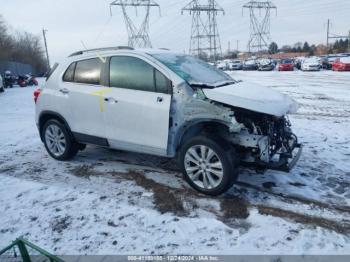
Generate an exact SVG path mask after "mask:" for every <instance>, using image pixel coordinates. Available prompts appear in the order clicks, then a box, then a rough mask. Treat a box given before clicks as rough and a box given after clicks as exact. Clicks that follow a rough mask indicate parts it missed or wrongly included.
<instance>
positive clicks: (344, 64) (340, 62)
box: [332, 57, 350, 71]
mask: <svg viewBox="0 0 350 262" xmlns="http://www.w3.org/2000/svg"><path fill="white" fill-rule="evenodd" d="M332 69H333V71H350V57H339V58H337V59H336V60H335V62H334V63H333V65H332Z"/></svg>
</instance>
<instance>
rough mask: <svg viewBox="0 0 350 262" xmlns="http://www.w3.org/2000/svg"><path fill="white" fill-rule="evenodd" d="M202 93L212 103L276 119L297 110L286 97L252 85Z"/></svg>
mask: <svg viewBox="0 0 350 262" xmlns="http://www.w3.org/2000/svg"><path fill="white" fill-rule="evenodd" d="M203 92H204V94H205V96H206V97H207V98H209V99H211V100H213V101H216V102H220V103H224V104H227V105H231V106H235V107H240V108H244V109H247V110H251V111H255V112H259V113H265V114H269V115H274V116H277V117H281V116H284V115H285V114H288V113H295V112H296V111H297V110H298V105H297V103H296V102H295V101H294V100H293V99H291V98H289V97H288V96H286V95H284V94H282V93H280V92H278V91H275V90H273V89H271V88H267V87H263V86H259V85H256V84H252V83H246V82H239V83H236V84H232V85H227V86H222V87H217V88H213V89H203Z"/></svg>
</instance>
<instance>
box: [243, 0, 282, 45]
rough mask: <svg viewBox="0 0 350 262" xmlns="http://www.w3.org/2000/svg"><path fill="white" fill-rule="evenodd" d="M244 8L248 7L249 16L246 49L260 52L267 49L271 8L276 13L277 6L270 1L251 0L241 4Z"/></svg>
mask: <svg viewBox="0 0 350 262" xmlns="http://www.w3.org/2000/svg"><path fill="white" fill-rule="evenodd" d="M244 9H249V16H250V37H249V42H248V51H249V52H261V51H263V50H264V49H266V50H267V49H268V47H269V44H270V43H271V36H270V24H271V21H270V14H271V9H275V10H276V14H277V7H276V6H275V5H274V4H273V3H272V2H271V1H255V0H252V1H249V2H248V3H246V4H244V5H243V10H244ZM262 14H263V15H262Z"/></svg>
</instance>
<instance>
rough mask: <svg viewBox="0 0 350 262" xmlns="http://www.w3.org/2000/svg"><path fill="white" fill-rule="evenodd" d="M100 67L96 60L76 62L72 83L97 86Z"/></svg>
mask: <svg viewBox="0 0 350 262" xmlns="http://www.w3.org/2000/svg"><path fill="white" fill-rule="evenodd" d="M101 67H102V63H101V60H100V59H98V58H93V59H87V60H82V61H78V62H77V63H76V66H75V73H74V82H77V83H84V84H93V85H99V84H100V79H101Z"/></svg>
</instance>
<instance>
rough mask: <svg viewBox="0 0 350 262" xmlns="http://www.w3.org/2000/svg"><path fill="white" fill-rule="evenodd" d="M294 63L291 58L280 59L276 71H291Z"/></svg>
mask: <svg viewBox="0 0 350 262" xmlns="http://www.w3.org/2000/svg"><path fill="white" fill-rule="evenodd" d="M293 70H294V63H293V60H292V59H282V60H281V62H280V63H279V65H278V71H293Z"/></svg>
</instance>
